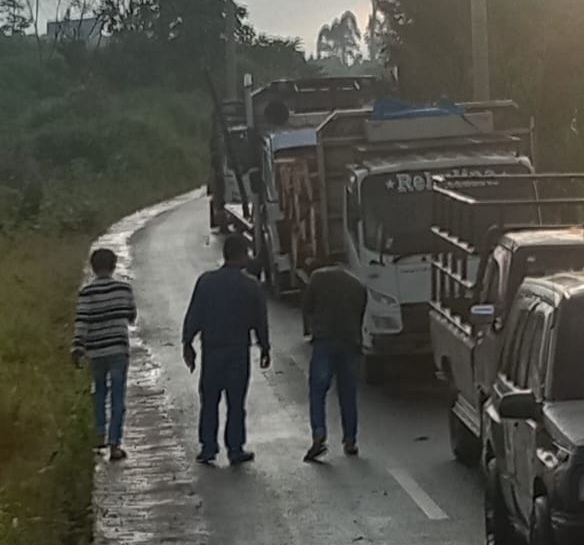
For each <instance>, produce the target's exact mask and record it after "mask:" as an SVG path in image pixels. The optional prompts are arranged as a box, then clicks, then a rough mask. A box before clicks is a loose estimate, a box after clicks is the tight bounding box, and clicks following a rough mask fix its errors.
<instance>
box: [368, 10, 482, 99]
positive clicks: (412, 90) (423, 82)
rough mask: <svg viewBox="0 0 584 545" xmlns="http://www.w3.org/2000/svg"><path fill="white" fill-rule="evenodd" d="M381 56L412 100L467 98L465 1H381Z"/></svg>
mask: <svg viewBox="0 0 584 545" xmlns="http://www.w3.org/2000/svg"><path fill="white" fill-rule="evenodd" d="M378 8H379V11H380V12H381V13H382V15H383V17H384V20H385V21H386V25H387V27H386V29H385V34H384V56H385V57H386V62H389V61H391V64H396V65H397V66H399V68H400V74H401V75H400V88H401V89H402V94H405V96H406V97H408V98H410V99H413V100H432V99H436V98H437V97H439V96H441V95H446V96H449V97H450V98H452V99H461V98H467V97H468V95H469V92H470V89H471V82H472V55H471V51H472V48H471V33H470V3H469V0H432V1H431V2H428V1H427V0H399V1H398V0H379V6H378Z"/></svg>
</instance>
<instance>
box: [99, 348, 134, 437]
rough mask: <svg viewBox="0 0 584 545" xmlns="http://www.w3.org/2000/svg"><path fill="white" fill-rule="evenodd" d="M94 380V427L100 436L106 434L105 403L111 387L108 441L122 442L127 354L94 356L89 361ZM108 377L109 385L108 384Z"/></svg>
mask: <svg viewBox="0 0 584 545" xmlns="http://www.w3.org/2000/svg"><path fill="white" fill-rule="evenodd" d="M91 367H92V370H93V380H94V382H95V396H94V402H95V428H96V431H97V434H98V435H100V436H105V435H106V425H107V418H106V403H107V397H108V393H110V392H109V389H110V388H111V415H110V416H111V417H110V424H109V433H108V443H109V444H110V445H112V446H120V445H121V444H122V436H123V430H124V418H125V415H126V383H127V377H128V356H126V355H124V354H116V355H115V356H106V357H103V358H95V359H94V360H92V361H91ZM108 377H109V385H108Z"/></svg>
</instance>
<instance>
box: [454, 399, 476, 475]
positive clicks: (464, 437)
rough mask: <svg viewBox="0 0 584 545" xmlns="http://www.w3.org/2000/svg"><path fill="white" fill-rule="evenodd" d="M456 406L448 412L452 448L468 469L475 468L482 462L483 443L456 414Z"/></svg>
mask: <svg viewBox="0 0 584 545" xmlns="http://www.w3.org/2000/svg"><path fill="white" fill-rule="evenodd" d="M454 404H455V402H453V403H452V406H451V407H450V411H449V412H448V429H449V432H450V448H451V449H452V453H453V454H454V457H455V458H456V459H457V460H458V461H459V462H460V463H461V464H463V465H465V466H467V467H475V466H477V465H478V464H479V462H480V461H481V442H480V440H479V439H478V438H477V437H476V436H475V435H474V434H473V433H472V431H470V430H469V429H468V428H467V426H466V424H464V422H462V420H460V418H459V417H458V416H457V415H456V413H455V412H454Z"/></svg>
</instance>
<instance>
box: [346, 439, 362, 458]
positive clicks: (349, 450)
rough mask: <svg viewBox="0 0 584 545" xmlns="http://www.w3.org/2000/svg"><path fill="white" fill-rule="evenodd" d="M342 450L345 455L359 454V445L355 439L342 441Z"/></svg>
mask: <svg viewBox="0 0 584 545" xmlns="http://www.w3.org/2000/svg"><path fill="white" fill-rule="evenodd" d="M343 450H344V451H345V454H346V455H347V456H359V447H358V446H357V443H356V442H355V441H346V442H344V443H343Z"/></svg>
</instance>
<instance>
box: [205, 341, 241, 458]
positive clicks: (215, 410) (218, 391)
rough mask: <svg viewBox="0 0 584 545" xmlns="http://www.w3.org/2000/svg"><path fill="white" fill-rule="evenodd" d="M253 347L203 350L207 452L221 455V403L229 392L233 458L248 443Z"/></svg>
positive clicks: (229, 439)
mask: <svg viewBox="0 0 584 545" xmlns="http://www.w3.org/2000/svg"><path fill="white" fill-rule="evenodd" d="M249 367H250V365H249V347H247V346H241V347H239V346H235V347H226V348H209V349H205V348H203V364H202V369H201V382H200V386H199V393H200V396H201V411H200V414H199V441H200V443H201V446H202V449H203V453H204V454H206V455H209V456H215V455H216V454H217V453H218V452H219V444H218V442H217V433H218V430H219V402H220V401H221V396H222V394H223V392H224V391H225V395H226V398H227V424H226V426H225V445H226V446H227V450H228V453H229V455H230V456H236V455H238V454H240V453H241V451H242V450H243V446H244V445H245V442H246V430H245V416H246V411H245V401H246V397H247V391H248V387H249V374H250V369H249Z"/></svg>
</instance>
